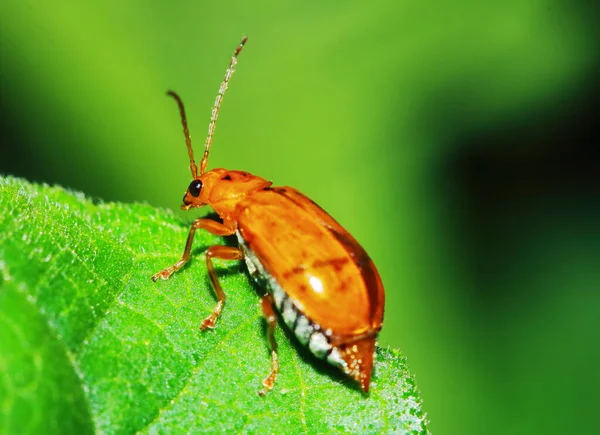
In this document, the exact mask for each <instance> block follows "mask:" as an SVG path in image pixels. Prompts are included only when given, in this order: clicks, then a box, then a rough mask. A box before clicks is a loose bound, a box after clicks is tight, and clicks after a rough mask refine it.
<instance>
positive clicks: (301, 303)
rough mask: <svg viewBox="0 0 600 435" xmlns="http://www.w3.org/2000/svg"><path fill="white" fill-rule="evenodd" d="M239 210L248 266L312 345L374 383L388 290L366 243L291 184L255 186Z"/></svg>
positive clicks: (295, 329) (366, 384) (301, 337)
mask: <svg viewBox="0 0 600 435" xmlns="http://www.w3.org/2000/svg"><path fill="white" fill-rule="evenodd" d="M236 212H237V215H238V233H237V234H238V240H239V242H240V246H241V247H242V249H243V251H244V253H245V255H246V263H247V265H248V269H249V270H250V272H251V273H252V274H253V276H255V278H256V279H257V280H258V281H259V282H260V283H261V284H262V285H264V286H265V287H266V288H267V290H268V291H269V292H270V293H271V294H272V295H273V299H274V301H275V305H276V308H277V310H278V311H279V313H280V314H281V316H282V318H283V320H284V322H285V323H286V324H287V325H288V327H290V329H291V330H292V331H293V332H294V334H295V335H296V337H298V340H299V341H300V342H301V343H302V344H304V345H305V346H307V347H308V348H309V350H310V351H311V353H313V354H314V355H315V356H317V357H318V358H321V359H327V360H328V361H329V362H330V363H331V364H333V365H336V366H338V367H340V368H341V369H342V370H344V371H345V372H346V373H348V374H349V375H350V376H352V377H353V378H355V379H356V380H358V381H359V382H360V384H361V386H362V387H363V389H365V390H368V388H369V380H370V374H371V368H372V363H373V351H374V347H375V339H376V337H377V333H378V332H379V330H380V329H381V324H382V321H383V303H384V294H383V286H382V284H381V280H380V278H379V274H378V273H377V270H376V268H375V266H374V265H373V262H372V261H371V259H370V258H369V257H368V255H367V254H366V252H365V251H364V249H362V247H361V246H360V245H359V244H358V243H357V242H356V241H355V240H354V239H353V238H352V236H351V235H350V234H348V232H347V231H346V230H345V229H344V228H343V227H341V226H340V225H339V224H338V223H337V222H336V221H335V220H334V219H333V218H331V216H329V215H328V214H327V213H326V212H325V211H323V210H322V209H321V208H320V207H318V206H317V205H316V204H314V203H313V202H312V201H310V199H308V198H307V197H305V196H304V195H302V194H301V193H300V192H298V191H297V190H295V189H292V188H288V187H275V188H267V189H264V190H260V191H258V192H255V193H253V194H251V195H249V196H248V197H247V198H246V199H244V200H243V201H241V202H240V203H238V206H237V208H236Z"/></svg>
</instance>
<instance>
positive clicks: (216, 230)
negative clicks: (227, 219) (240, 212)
mask: <svg viewBox="0 0 600 435" xmlns="http://www.w3.org/2000/svg"><path fill="white" fill-rule="evenodd" d="M200 228H201V229H205V230H206V231H208V232H209V233H211V234H214V235H215V236H230V235H232V234H233V233H234V232H235V228H229V227H227V226H225V225H224V224H222V223H220V222H217V221H213V220H211V219H202V218H201V219H196V220H195V221H194V222H193V223H192V227H191V228H190V232H189V233H188V237H187V241H186V242H185V249H184V251H183V255H182V256H181V260H179V261H178V262H177V263H175V264H174V265H173V266H171V267H167V268H166V269H163V270H161V271H160V272H158V273H155V274H154V275H152V281H156V280H157V279H158V278H162V279H168V278H169V277H170V276H171V275H172V274H173V273H174V272H177V271H178V270H179V269H181V268H182V267H183V265H184V264H185V263H187V261H188V260H189V259H190V252H191V251H192V241H193V240H194V234H195V233H196V230H197V229H200Z"/></svg>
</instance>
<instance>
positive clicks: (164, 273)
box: [152, 267, 175, 282]
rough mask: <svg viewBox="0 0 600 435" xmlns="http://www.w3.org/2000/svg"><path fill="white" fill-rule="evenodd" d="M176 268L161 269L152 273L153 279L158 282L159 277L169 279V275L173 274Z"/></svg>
mask: <svg viewBox="0 0 600 435" xmlns="http://www.w3.org/2000/svg"><path fill="white" fill-rule="evenodd" d="M174 271H175V270H174V269H173V268H172V267H169V268H167V269H164V270H161V271H160V272H158V273H155V274H154V275H152V281H154V282H156V281H157V280H158V278H162V279H165V280H166V279H169V277H170V276H171V275H172V274H173V272H174Z"/></svg>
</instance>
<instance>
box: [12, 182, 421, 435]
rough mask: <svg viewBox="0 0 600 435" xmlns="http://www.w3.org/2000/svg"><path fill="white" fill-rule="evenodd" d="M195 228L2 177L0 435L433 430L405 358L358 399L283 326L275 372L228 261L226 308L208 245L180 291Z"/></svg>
mask: <svg viewBox="0 0 600 435" xmlns="http://www.w3.org/2000/svg"><path fill="white" fill-rule="evenodd" d="M187 232H188V225H186V224H185V223H184V222H182V221H181V220H180V219H179V218H178V217H176V216H175V215H174V214H173V213H172V212H170V211H166V210H159V209H155V208H152V207H150V206H149V205H144V204H119V203H98V202H93V201H90V200H88V199H86V198H85V197H84V196H83V195H81V194H78V193H73V192H69V191H65V190H64V189H61V188H58V187H49V186H46V185H33V184H29V183H27V182H25V181H22V180H19V179H15V178H10V177H9V178H0V432H2V433H6V434H13V433H14V434H16V433H19V434H21V433H41V432H44V433H82V434H84V433H94V432H98V433H133V432H140V433H195V432H210V433H340V434H345V433H420V434H421V433H427V429H426V420H425V413H424V411H423V410H422V407H421V399H420V397H419V395H418V391H417V389H416V386H415V383H414V381H413V378H412V377H411V375H410V373H409V372H408V370H407V367H406V360H405V358H404V357H402V355H401V354H400V352H399V351H397V350H392V349H381V348H378V349H377V352H376V363H375V372H374V375H373V381H372V384H371V385H372V387H371V392H370V393H369V395H364V394H362V393H361V392H360V391H359V390H358V388H357V387H356V385H354V384H353V382H352V381H350V380H349V379H347V378H346V377H344V376H343V375H342V374H341V373H338V371H337V370H336V369H335V368H332V367H329V366H328V365H327V364H325V363H322V362H320V361H317V360H316V359H315V358H314V357H312V356H311V355H310V354H309V353H308V352H307V351H306V350H304V349H303V348H302V347H301V345H300V344H299V343H298V342H297V341H296V339H295V338H293V337H292V335H291V334H289V332H288V331H287V329H285V326H283V327H281V328H278V329H277V333H276V339H277V341H278V344H279V356H280V364H281V370H280V373H279V376H278V378H277V382H276V384H275V388H274V390H273V391H272V392H270V393H269V394H268V395H267V396H266V397H259V396H258V394H257V391H258V390H259V389H260V388H261V380H262V379H263V378H264V377H265V376H266V374H267V373H268V370H269V364H270V362H269V352H268V349H267V346H266V340H265V338H264V332H265V325H264V322H263V319H262V316H261V314H260V310H259V308H258V297H257V294H256V289H255V288H254V287H253V285H251V283H250V280H249V278H248V276H247V274H246V272H245V269H244V267H243V265H242V264H241V263H240V262H217V265H218V273H219V275H220V280H221V283H222V284H223V287H224V289H225V290H226V292H227V295H228V299H227V304H226V306H225V309H224V312H223V315H222V316H221V318H220V319H219V321H218V327H217V328H216V329H215V330H212V331H205V332H203V331H201V330H200V329H199V325H200V322H201V320H202V319H203V318H204V317H205V316H206V315H207V314H208V313H210V312H211V310H212V309H213V307H214V304H215V298H214V295H213V292H212V290H211V288H210V282H209V280H208V277H207V271H206V266H205V261H204V254H203V251H204V249H206V247H208V246H210V245H213V244H223V240H222V239H221V238H218V237H215V236H212V235H211V234H208V233H207V232H198V233H197V235H196V239H195V242H194V250H193V257H192V260H191V261H190V262H189V263H188V265H187V266H186V267H184V268H183V269H182V270H181V271H179V272H178V273H176V274H175V275H173V276H172V277H171V278H170V279H169V280H168V281H160V282H157V283H153V282H152V281H151V280H150V276H151V275H152V274H153V273H154V272H157V271H158V270H160V269H162V268H164V267H166V266H169V265H171V264H173V263H174V262H175V261H177V260H178V259H179V257H180V255H181V252H182V250H183V245H184V243H185V238H186V236H187Z"/></svg>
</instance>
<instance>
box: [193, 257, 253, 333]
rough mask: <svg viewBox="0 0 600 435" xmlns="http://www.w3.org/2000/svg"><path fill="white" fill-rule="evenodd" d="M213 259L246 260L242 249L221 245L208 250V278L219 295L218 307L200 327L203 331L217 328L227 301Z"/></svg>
mask: <svg viewBox="0 0 600 435" xmlns="http://www.w3.org/2000/svg"><path fill="white" fill-rule="evenodd" d="M213 258H219V259H221V260H242V259H243V258H244V253H243V252H242V250H241V249H240V248H235V247H233V246H221V245H215V246H211V247H210V248H208V249H207V250H206V266H207V268H208V276H209V277H210V281H211V283H212V286H213V289H214V290H215V293H216V294H217V305H216V307H215V309H214V310H213V312H212V313H211V315H210V316H208V317H207V318H206V319H204V321H203V322H202V325H201V326H200V328H201V329H202V330H205V329H207V328H211V329H212V328H214V327H215V323H216V321H217V318H218V317H219V316H220V315H221V311H222V310H223V305H224V304H225V299H226V296H225V292H224V291H223V287H221V284H220V283H219V278H218V277H217V272H216V271H215V267H214V265H213V261H212V259H213Z"/></svg>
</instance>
